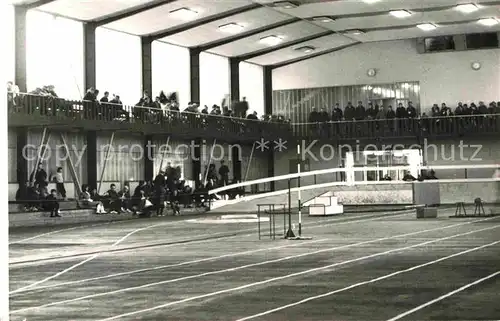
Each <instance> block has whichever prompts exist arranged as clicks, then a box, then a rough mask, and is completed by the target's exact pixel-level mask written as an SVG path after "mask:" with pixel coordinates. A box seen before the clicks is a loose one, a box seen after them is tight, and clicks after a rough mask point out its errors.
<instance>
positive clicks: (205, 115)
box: [18, 93, 289, 124]
mask: <svg viewBox="0 0 500 321" xmlns="http://www.w3.org/2000/svg"><path fill="white" fill-rule="evenodd" d="M18 95H19V96H37V97H41V98H47V97H51V98H53V99H60V100H64V101H67V102H81V103H82V104H83V103H84V102H86V103H97V104H100V105H103V104H106V105H113V106H116V107H120V108H122V109H123V110H125V111H127V112H133V111H132V109H134V108H139V109H145V110H151V111H154V112H159V111H162V112H168V113H173V114H180V115H193V116H201V117H215V118H222V119H231V120H235V119H240V120H244V121H253V122H258V123H274V124H289V123H286V122H276V121H273V120H272V119H269V120H262V119H249V118H240V117H235V116H224V115H213V114H210V113H208V114H204V113H202V112H201V111H198V112H191V111H182V110H180V109H179V110H171V109H162V108H156V107H145V106H138V105H125V104H117V103H111V102H100V101H98V100H96V101H91V100H84V99H82V100H73V99H65V98H61V97H54V96H50V95H37V94H32V93H18Z"/></svg>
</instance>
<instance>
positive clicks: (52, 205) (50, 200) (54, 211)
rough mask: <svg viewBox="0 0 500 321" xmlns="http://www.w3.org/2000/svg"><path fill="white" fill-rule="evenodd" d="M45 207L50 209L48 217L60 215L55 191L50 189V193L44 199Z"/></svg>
mask: <svg viewBox="0 0 500 321" xmlns="http://www.w3.org/2000/svg"><path fill="white" fill-rule="evenodd" d="M45 202H46V203H45V209H46V210H48V211H50V217H61V215H59V202H58V200H57V191H56V190H55V189H53V190H51V191H50V195H49V196H47V198H46V199H45Z"/></svg>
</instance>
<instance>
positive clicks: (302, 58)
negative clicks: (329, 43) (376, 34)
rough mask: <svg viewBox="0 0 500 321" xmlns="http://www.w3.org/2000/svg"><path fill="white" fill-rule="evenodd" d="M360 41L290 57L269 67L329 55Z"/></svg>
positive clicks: (278, 66)
mask: <svg viewBox="0 0 500 321" xmlns="http://www.w3.org/2000/svg"><path fill="white" fill-rule="evenodd" d="M360 43H361V42H353V43H350V44H348V45H344V46H340V47H335V48H332V49H327V50H323V51H320V52H316V53H313V54H311V55H307V56H303V57H298V58H293V59H290V60H286V61H282V62H278V63H276V64H274V65H269V67H271V69H276V68H281V67H285V66H288V65H291V64H295V63H298V62H301V61H304V60H308V59H312V58H316V57H319V56H323V55H327V54H329V53H332V52H336V51H340V50H344V49H347V48H350V47H353V46H356V45H358V44H360Z"/></svg>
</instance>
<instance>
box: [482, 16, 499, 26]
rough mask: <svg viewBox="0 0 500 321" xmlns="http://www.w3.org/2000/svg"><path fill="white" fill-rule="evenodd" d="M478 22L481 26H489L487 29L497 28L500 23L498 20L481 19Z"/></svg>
mask: <svg viewBox="0 0 500 321" xmlns="http://www.w3.org/2000/svg"><path fill="white" fill-rule="evenodd" d="M477 22H478V23H479V24H482V25H483V26H487V27H491V26H495V25H497V24H498V23H499V22H498V20H497V19H496V18H484V19H479V20H478V21H477Z"/></svg>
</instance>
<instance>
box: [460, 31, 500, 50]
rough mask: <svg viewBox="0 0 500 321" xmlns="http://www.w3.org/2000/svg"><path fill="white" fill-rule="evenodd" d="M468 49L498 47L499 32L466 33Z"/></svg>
mask: <svg viewBox="0 0 500 321" xmlns="http://www.w3.org/2000/svg"><path fill="white" fill-rule="evenodd" d="M465 39H466V45H467V49H483V48H498V34H497V33H496V32H490V33H473V34H469V35H466V37H465Z"/></svg>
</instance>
